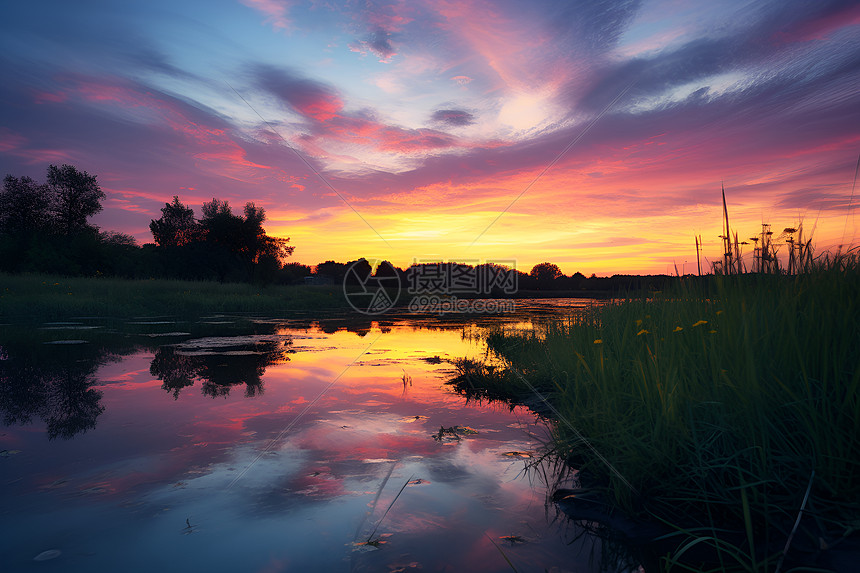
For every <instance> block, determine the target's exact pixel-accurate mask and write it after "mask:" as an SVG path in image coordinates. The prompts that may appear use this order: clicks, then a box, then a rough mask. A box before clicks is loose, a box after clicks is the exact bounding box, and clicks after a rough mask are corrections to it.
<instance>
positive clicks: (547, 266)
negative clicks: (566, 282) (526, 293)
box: [529, 263, 563, 288]
mask: <svg viewBox="0 0 860 573" xmlns="http://www.w3.org/2000/svg"><path fill="white" fill-rule="evenodd" d="M562 275H563V273H562V272H561V269H560V268H558V265H555V264H553V263H539V264H537V265H535V266H533V267H532V270H531V271H530V272H529V276H530V277H532V278H533V279H534V280H535V282H537V286H538V288H545V287H550V286H552V283H553V282H554V281H555V279H557V278H558V277H560V276H562Z"/></svg>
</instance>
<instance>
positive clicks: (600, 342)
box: [594, 338, 603, 344]
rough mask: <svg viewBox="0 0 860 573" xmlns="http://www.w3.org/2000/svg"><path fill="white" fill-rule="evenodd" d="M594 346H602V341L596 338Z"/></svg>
mask: <svg viewBox="0 0 860 573" xmlns="http://www.w3.org/2000/svg"><path fill="white" fill-rule="evenodd" d="M594 344H603V341H602V340H601V339H599V338H598V339H597V340H595V341H594Z"/></svg>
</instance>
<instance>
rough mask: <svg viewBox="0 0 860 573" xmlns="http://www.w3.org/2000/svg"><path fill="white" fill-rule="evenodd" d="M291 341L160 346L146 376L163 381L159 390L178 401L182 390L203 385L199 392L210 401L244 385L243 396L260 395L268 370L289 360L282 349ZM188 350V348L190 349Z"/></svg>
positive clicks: (244, 341)
mask: <svg viewBox="0 0 860 573" xmlns="http://www.w3.org/2000/svg"><path fill="white" fill-rule="evenodd" d="M291 343H292V341H291V340H289V339H288V340H268V341H253V340H251V341H249V340H242V341H240V342H237V343H235V344H230V345H224V344H219V345H218V346H217V347H214V348H213V347H208V348H207V347H205V346H203V347H200V346H195V345H194V343H193V341H192V342H191V343H189V344H186V345H177V346H162V347H160V348H159V349H158V350H156V352H155V357H154V358H153V360H152V364H151V365H150V367H149V372H150V374H152V375H153V376H157V377H158V379H159V380H161V381H162V385H161V387H162V388H164V389H165V390H166V391H168V392H170V393H172V394H173V397H174V398H178V397H179V393H180V392H181V391H182V389H183V388H185V387H187V386H191V385H193V384H194V381H195V380H200V381H201V382H202V385H201V389H202V391H203V394H205V395H206V396H212V397H213V398H215V397H218V396H227V395H228V394H229V393H230V389H231V388H232V387H233V386H236V385H239V384H244V385H245V396H246V397H253V396H257V395H259V394H262V393H263V380H262V376H263V374H264V373H265V371H266V368H267V367H268V366H271V365H272V364H275V363H277V362H283V361H286V360H289V357H287V355H286V354H287V350H286V348H285V346H287V345H289V344H291ZM189 347H190V348H189Z"/></svg>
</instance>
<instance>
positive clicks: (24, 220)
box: [0, 175, 51, 235]
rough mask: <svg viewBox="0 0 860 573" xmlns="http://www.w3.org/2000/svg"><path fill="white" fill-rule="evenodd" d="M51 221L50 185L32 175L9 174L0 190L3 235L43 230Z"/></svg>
mask: <svg viewBox="0 0 860 573" xmlns="http://www.w3.org/2000/svg"><path fill="white" fill-rule="evenodd" d="M50 220H51V195H50V192H49V189H48V186H47V185H44V184H42V185H40V184H38V183H36V182H35V181H33V180H32V179H31V178H29V177H21V178H20V179H18V178H17V177H12V176H11V175H7V176H6V178H5V179H4V180H3V190H2V191H0V235H21V234H27V235H29V234H31V233H34V232H39V231H42V230H44V229H45V228H46V227H47V226H48V223H49V222H50Z"/></svg>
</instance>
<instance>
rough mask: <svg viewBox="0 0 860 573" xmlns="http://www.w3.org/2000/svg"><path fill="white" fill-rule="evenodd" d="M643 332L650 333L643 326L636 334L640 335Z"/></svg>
mask: <svg viewBox="0 0 860 573" xmlns="http://www.w3.org/2000/svg"><path fill="white" fill-rule="evenodd" d="M643 334H650V333H649V332H648V331H647V330H645V329H644V328H643V329H642V330H640V331H639V332H637V333H636V336H642V335H643Z"/></svg>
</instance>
